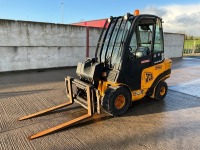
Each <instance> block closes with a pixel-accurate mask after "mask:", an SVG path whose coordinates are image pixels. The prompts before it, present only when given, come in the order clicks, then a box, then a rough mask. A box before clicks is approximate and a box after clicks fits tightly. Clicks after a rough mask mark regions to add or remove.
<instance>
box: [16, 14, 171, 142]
mask: <svg viewBox="0 0 200 150" xmlns="http://www.w3.org/2000/svg"><path fill="white" fill-rule="evenodd" d="M171 65H172V61H171V60H170V59H167V58H164V39H163V28H162V19H161V18H159V17H158V16H155V15H149V14H141V15H140V14H139V11H138V10H136V11H135V13H134V14H130V13H128V14H126V15H125V16H119V17H110V18H109V19H107V21H106V23H105V25H104V28H103V29H102V32H101V35H100V37H99V40H98V44H97V49H96V54H95V58H91V59H87V60H86V61H84V62H80V63H78V66H77V70H76V73H77V75H78V76H79V79H75V78H73V77H69V76H67V77H66V78H65V84H66V93H67V97H68V98H69V102H66V103H64V104H61V105H58V106H55V107H52V108H49V109H46V110H42V111H40V112H37V113H34V114H31V115H28V116H25V117H22V118H20V119H19V120H24V119H28V118H32V117H35V116H38V115H41V114H44V113H47V112H50V111H53V110H56V109H59V108H62V107H65V106H68V105H71V104H73V103H74V102H76V103H78V104H80V105H81V106H83V107H84V108H85V109H87V110H88V113H87V114H85V115H83V116H80V117H78V118H75V119H73V120H71V121H68V122H64V123H63V124H60V125H57V126H55V127H52V128H49V129H47V130H44V131H42V132H39V133H37V134H35V135H33V136H31V137H30V139H34V138H37V137H40V136H43V135H46V134H49V133H51V132H54V131H57V130H60V129H63V128H66V127H68V126H71V125H73V124H76V123H78V122H79V121H82V120H84V119H86V118H89V117H91V116H92V115H93V114H94V113H96V112H97V113H101V109H102V108H103V109H104V110H105V111H106V112H107V113H109V114H110V115H112V116H120V115H123V114H124V113H125V112H126V111H127V110H128V108H129V107H130V106H131V104H132V101H137V100H140V99H142V98H143V97H145V96H146V97H151V98H155V99H158V100H163V99H164V98H165V96H166V94H167V90H168V86H167V83H166V82H165V80H166V79H167V78H169V77H170V74H171Z"/></svg>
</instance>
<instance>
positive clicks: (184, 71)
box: [0, 57, 200, 150]
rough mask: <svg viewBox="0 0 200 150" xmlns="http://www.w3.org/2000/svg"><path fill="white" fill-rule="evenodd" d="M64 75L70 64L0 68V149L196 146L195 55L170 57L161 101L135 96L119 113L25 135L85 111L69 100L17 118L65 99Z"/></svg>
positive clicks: (199, 109) (198, 66)
mask: <svg viewBox="0 0 200 150" xmlns="http://www.w3.org/2000/svg"><path fill="white" fill-rule="evenodd" d="M66 75H71V76H75V69H74V68H71V69H59V70H48V71H44V72H41V71H40V72H24V73H22V72H20V73H8V74H0V112H1V113H0V150H1V149H2V150H12V149H16V150H17V149H19V150H21V149H26V150H27V149H28V150H42V149H44V150H47V149H52V150H57V149H59V150H60V149H69V150H73V149H167V150H169V149H181V150H182V149H199V147H200V142H199V141H200V96H199V91H200V90H199V86H198V85H199V83H200V82H199V80H200V57H195V58H193V57H187V58H184V59H179V60H175V61H174V65H173V70H172V77H171V78H170V79H168V80H167V82H168V84H169V86H170V90H169V91H168V94H167V96H166V98H165V100H164V101H156V100H149V99H144V100H142V101H138V102H134V103H133V106H132V107H131V108H130V109H129V111H128V112H127V113H126V114H125V115H124V116H122V117H116V118H113V117H110V116H109V115H107V114H105V113H103V114H102V115H94V116H93V117H92V118H91V119H89V120H86V121H85V122H83V123H81V124H79V125H76V126H74V127H71V128H68V129H63V130H61V131H59V132H56V133H53V134H50V135H48V136H44V137H41V138H38V139H35V140H32V141H29V140H28V139H27V137H28V136H30V135H32V134H34V133H36V132H39V131H41V130H43V129H46V128H48V127H52V126H54V125H57V124H59V123H62V122H65V121H67V120H70V119H72V118H74V117H77V116H79V115H81V114H84V113H85V110H84V109H83V108H81V107H79V106H78V105H73V106H70V107H67V108H63V109H61V110H59V111H56V112H54V113H49V114H48V115H43V116H41V117H36V118H34V119H29V120H25V121H17V119H18V118H20V117H21V116H24V115H27V114H30V113H34V112H36V111H39V110H42V109H45V108H49V107H51V106H55V105H57V104H61V103H64V102H65V101H67V98H66V97H65V87H64V81H63V79H64V77H65V76H66ZM185 88H186V89H185ZM188 94H190V95H188Z"/></svg>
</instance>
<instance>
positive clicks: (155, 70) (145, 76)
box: [98, 58, 172, 101]
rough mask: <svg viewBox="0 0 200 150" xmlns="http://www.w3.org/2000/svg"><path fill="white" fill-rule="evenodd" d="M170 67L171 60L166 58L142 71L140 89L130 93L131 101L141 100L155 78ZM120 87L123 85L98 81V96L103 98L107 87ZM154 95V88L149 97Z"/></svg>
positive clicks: (165, 77)
mask: <svg viewBox="0 0 200 150" xmlns="http://www.w3.org/2000/svg"><path fill="white" fill-rule="evenodd" d="M171 66H172V61H171V59H168V58H167V59H165V60H164V62H162V63H160V64H157V65H154V66H152V67H149V68H146V69H144V70H143V71H142V75H141V89H138V90H133V91H131V94H132V101H136V100H139V99H142V98H143V97H144V96H145V95H146V92H147V90H148V89H149V88H150V87H151V86H152V84H153V83H154V81H155V80H156V78H157V77H158V76H159V75H160V74H162V73H163V72H164V71H166V70H169V69H170V68H171ZM168 77H170V74H169V75H166V76H164V77H163V78H161V79H160V81H161V80H165V79H167V78H168ZM160 81H159V82H160ZM159 82H158V83H159ZM122 85H124V84H123V83H114V82H110V81H103V80H101V81H99V86H98V91H99V93H100V96H102V97H103V96H104V94H105V91H106V89H107V88H108V87H109V86H112V87H116V86H122ZM124 86H126V87H128V86H127V85H124ZM156 86H157V85H156ZM128 88H129V87H128ZM129 89H130V88H129ZM154 93H155V88H154V91H153V94H152V96H151V97H154Z"/></svg>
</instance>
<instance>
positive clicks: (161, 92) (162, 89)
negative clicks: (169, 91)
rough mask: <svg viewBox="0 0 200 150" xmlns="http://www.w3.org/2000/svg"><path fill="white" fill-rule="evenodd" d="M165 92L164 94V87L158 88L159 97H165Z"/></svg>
mask: <svg viewBox="0 0 200 150" xmlns="http://www.w3.org/2000/svg"><path fill="white" fill-rule="evenodd" d="M165 92H166V89H165V87H164V86H162V87H161V88H160V95H161V96H163V95H165Z"/></svg>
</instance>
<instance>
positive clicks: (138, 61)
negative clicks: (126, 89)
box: [129, 17, 156, 90]
mask: <svg viewBox="0 0 200 150" xmlns="http://www.w3.org/2000/svg"><path fill="white" fill-rule="evenodd" d="M155 25H156V22H155V18H144V17H143V18H142V19H140V20H139V21H138V23H137V26H135V28H134V32H133V34H132V37H131V40H130V44H129V55H130V56H131V57H130V59H129V65H130V83H129V86H130V87H131V89H132V90H138V89H141V75H142V70H143V69H145V68H148V67H151V66H152V65H154V59H153V56H154V37H155V36H154V35H155Z"/></svg>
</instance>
